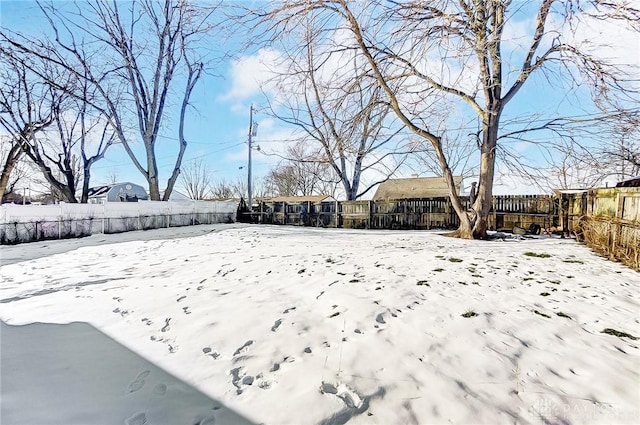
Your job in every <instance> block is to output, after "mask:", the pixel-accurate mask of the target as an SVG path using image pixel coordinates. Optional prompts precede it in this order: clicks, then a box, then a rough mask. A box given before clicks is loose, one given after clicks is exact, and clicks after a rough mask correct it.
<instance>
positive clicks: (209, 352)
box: [202, 347, 220, 360]
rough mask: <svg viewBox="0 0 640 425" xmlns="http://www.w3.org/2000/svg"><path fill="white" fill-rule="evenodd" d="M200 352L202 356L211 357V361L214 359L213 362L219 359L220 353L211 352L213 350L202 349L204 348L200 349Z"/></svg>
mask: <svg viewBox="0 0 640 425" xmlns="http://www.w3.org/2000/svg"><path fill="white" fill-rule="evenodd" d="M202 352H203V353H204V354H206V355H207V356H211V357H213V359H214V360H218V358H219V357H220V353H218V352H217V351H213V350H211V348H210V347H204V348H203V349H202Z"/></svg>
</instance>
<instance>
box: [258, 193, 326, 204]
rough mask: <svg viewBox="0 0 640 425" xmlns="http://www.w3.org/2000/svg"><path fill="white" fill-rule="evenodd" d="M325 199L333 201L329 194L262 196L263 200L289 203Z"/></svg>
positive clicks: (314, 201)
mask: <svg viewBox="0 0 640 425" xmlns="http://www.w3.org/2000/svg"><path fill="white" fill-rule="evenodd" d="M325 200H329V201H333V200H334V198H332V197H331V196H329V195H313V196H274V197H272V198H266V197H265V198H262V199H261V201H262V202H287V203H291V204H293V203H296V202H313V203H316V202H323V201H325Z"/></svg>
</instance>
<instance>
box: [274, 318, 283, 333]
mask: <svg viewBox="0 0 640 425" xmlns="http://www.w3.org/2000/svg"><path fill="white" fill-rule="evenodd" d="M281 324H282V319H278V320H276V321H275V322H274V323H273V326H271V332H275V331H277V330H278V328H279V327H280V325H281Z"/></svg>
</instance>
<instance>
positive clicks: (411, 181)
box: [373, 176, 462, 201]
mask: <svg viewBox="0 0 640 425" xmlns="http://www.w3.org/2000/svg"><path fill="white" fill-rule="evenodd" d="M453 182H454V184H455V186H456V193H460V187H461V186H462V176H453ZM448 196H449V187H448V186H447V181H446V180H445V178H444V177H412V178H408V179H390V180H387V181H386V182H383V183H381V184H380V186H378V190H376V193H375V195H373V200H374V201H390V200H399V199H420V198H442V197H448Z"/></svg>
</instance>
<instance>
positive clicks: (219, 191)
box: [211, 179, 244, 199]
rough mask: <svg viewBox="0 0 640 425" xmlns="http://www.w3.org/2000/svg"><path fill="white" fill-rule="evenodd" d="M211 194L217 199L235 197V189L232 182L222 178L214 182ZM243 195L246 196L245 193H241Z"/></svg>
mask: <svg viewBox="0 0 640 425" xmlns="http://www.w3.org/2000/svg"><path fill="white" fill-rule="evenodd" d="M211 196H212V197H213V198H217V199H228V198H233V197H234V196H235V191H234V188H233V186H232V184H231V183H229V182H228V181H226V180H225V179H222V180H219V181H216V182H214V183H213V184H212V187H211ZM241 196H244V193H243V194H241Z"/></svg>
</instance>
